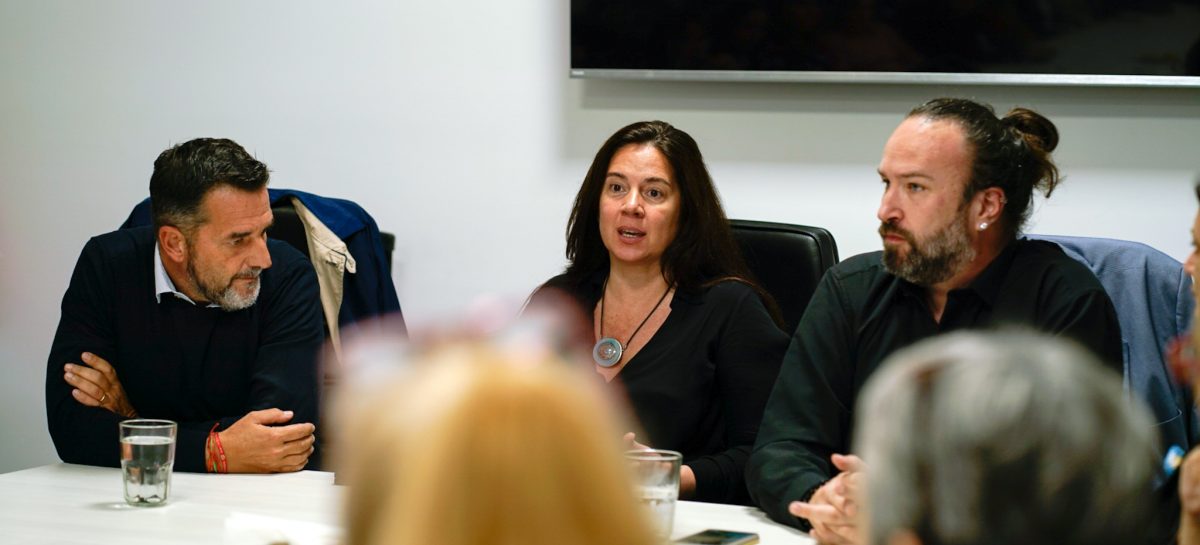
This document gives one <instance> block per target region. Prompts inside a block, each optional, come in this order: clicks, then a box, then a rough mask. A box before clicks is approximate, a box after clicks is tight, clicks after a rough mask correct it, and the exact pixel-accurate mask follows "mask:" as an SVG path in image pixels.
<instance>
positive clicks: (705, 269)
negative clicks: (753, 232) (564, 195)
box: [566, 121, 779, 322]
mask: <svg viewBox="0 0 1200 545" xmlns="http://www.w3.org/2000/svg"><path fill="white" fill-rule="evenodd" d="M628 145H647V146H653V147H654V149H657V150H658V151H659V152H660V153H662V155H663V157H665V158H666V159H667V162H668V163H670V165H671V170H673V171H674V174H675V180H674V181H675V185H676V186H677V187H678V191H679V201H680V206H679V219H678V221H679V224H678V226H677V228H676V230H675V240H672V241H671V244H670V245H668V246H667V249H666V251H664V252H663V256H662V271H663V276H664V278H665V279H666V280H667V283H668V284H670V285H671V286H673V287H675V289H676V290H678V291H681V292H685V293H688V292H691V293H695V292H696V291H699V290H700V289H702V288H704V287H708V286H711V285H714V284H716V283H718V282H721V281H723V280H737V281H740V282H744V283H746V284H748V285H750V286H751V287H753V288H754V289H755V291H757V292H758V293H759V295H760V296H761V297H762V299H763V302H764V303H765V304H766V306H767V309H768V311H770V312H771V314H772V316H773V317H776V322H779V319H778V315H779V312H778V310H777V307H776V305H775V302H774V300H773V299H772V298H771V296H770V295H769V294H767V293H766V292H765V291H763V290H762V288H760V287H759V286H758V285H757V284H756V282H755V279H754V277H753V275H752V274H751V273H750V270H749V268H748V267H746V262H745V260H744V259H743V258H742V253H741V250H739V249H738V246H737V243H736V242H735V241H734V238H733V230H732V229H730V227H729V219H728V218H726V217H725V211H724V210H723V209H722V208H721V199H720V197H719V196H718V195H717V190H716V188H715V187H714V186H713V181H712V177H711V176H709V174H708V169H707V168H706V167H705V166H704V157H703V156H701V155H700V148H699V146H697V145H696V141H695V140H693V139H692V137H691V136H689V135H688V134H687V133H686V132H683V131H681V130H679V129H677V128H675V127H672V126H671V125H670V124H669V123H666V122H663V121H639V122H637V123H633V124H631V125H628V126H626V127H623V128H622V129H621V130H619V131H617V132H616V133H615V134H613V135H612V136H610V137H609V138H608V140H607V141H605V142H604V145H603V146H601V147H600V151H598V152H596V157H595V159H593V160H592V166H591V167H589V168H588V172H587V175H586V176H585V177H584V178H583V185H582V186H581V187H580V188H579V193H577V194H576V195H575V204H574V206H572V208H571V217H570V219H569V220H568V222H567V260H568V261H570V264H569V265H567V270H566V275H567V278H568V280H569V281H572V282H575V283H579V282H582V281H584V280H585V279H587V278H590V277H591V276H592V275H594V274H596V273H597V272H600V271H605V272H607V270H608V265H609V263H608V250H607V249H606V248H605V247H604V242H603V241H602V240H601V238H600V194H601V192H602V191H603V190H604V182H605V179H607V177H608V167H609V164H610V163H611V162H612V158H613V155H616V153H617V150H619V149H621V148H622V147H625V146H628Z"/></svg>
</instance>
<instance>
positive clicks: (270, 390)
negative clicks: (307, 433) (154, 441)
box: [200, 259, 325, 469]
mask: <svg viewBox="0 0 1200 545" xmlns="http://www.w3.org/2000/svg"><path fill="white" fill-rule="evenodd" d="M279 272H280V273H281V274H280V275H279V277H278V278H277V279H276V280H277V281H278V282H279V286H278V289H277V290H276V291H275V292H274V295H273V297H272V298H271V300H270V301H264V303H266V304H267V305H268V306H266V307H265V308H264V309H263V310H264V313H265V314H264V316H263V323H262V330H261V331H262V333H261V337H260V338H259V346H258V357H257V358H256V359H255V361H254V366H253V368H252V370H251V373H252V376H251V380H250V398H249V402H248V406H249V407H248V410H249V411H257V410H262V409H270V408H278V409H281V410H285V411H293V412H294V413H295V415H294V416H293V417H292V420H291V421H290V422H288V424H298V423H301V422H311V423H313V424H314V425H315V424H317V419H318V410H319V408H318V405H319V391H320V384H321V377H320V373H319V371H318V367H319V366H318V358H319V355H320V349H321V344H322V342H324V339H325V319H324V315H323V314H322V311H321V295H320V288H319V287H318V285H317V275H316V273H314V272H313V268H312V264H311V263H310V262H309V261H308V260H307V259H297V260H293V261H290V262H289V263H288V266H287V268H286V269H283V270H280V271H279ZM240 417H241V415H239V416H238V418H240ZM319 432H320V430H319V428H318V438H319V437H320V434H319ZM201 441H203V439H201ZM319 443H320V441H318V442H317V443H316V444H315V446H316V447H317V451H315V452H314V453H313V455H312V456H311V457H310V458H309V461H308V466H307V467H308V468H309V469H316V468H319V467H320V447H319ZM201 445H203V443H202V442H201ZM200 452H203V446H201V448H200Z"/></svg>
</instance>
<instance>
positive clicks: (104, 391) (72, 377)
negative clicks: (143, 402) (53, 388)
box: [63, 352, 137, 418]
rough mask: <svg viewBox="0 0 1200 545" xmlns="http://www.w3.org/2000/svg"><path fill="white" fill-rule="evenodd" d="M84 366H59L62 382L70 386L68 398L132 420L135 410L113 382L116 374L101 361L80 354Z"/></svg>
mask: <svg viewBox="0 0 1200 545" xmlns="http://www.w3.org/2000/svg"><path fill="white" fill-rule="evenodd" d="M80 359H81V360H82V361H83V363H84V365H78V364H74V363H68V364H66V365H64V366H63V372H64V375H63V379H65V380H66V381H67V384H70V385H71V387H72V388H74V389H73V390H71V396H72V397H74V398H75V401H78V402H80V403H82V404H84V405H87V406H88V407H101V408H104V409H107V410H108V411H110V412H113V413H115V414H118V415H121V416H124V417H126V418H134V417H136V416H137V411H136V410H134V408H133V405H131V404H130V403H129V398H128V397H126V396H125V388H122V387H121V381H120V380H117V371H116V370H115V369H113V366H112V365H109V363H108V362H107V361H105V360H104V358H101V357H100V356H97V355H95V354H93V353H91V352H84V353H83V354H82V357H81V358H80Z"/></svg>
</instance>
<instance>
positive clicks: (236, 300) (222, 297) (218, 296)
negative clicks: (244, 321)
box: [187, 259, 262, 312]
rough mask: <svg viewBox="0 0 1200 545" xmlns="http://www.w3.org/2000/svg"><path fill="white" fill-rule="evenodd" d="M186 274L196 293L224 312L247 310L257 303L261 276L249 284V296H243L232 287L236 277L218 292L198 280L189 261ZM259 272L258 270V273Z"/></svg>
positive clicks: (192, 264)
mask: <svg viewBox="0 0 1200 545" xmlns="http://www.w3.org/2000/svg"><path fill="white" fill-rule="evenodd" d="M187 272H188V277H189V278H190V279H191V281H192V284H193V285H195V286H196V291H199V292H200V295H201V296H202V297H204V298H205V299H207V300H209V301H211V302H213V303H215V304H216V305H217V306H219V307H221V310H224V311H225V312H235V311H239V310H242V309H247V308H250V307H252V306H254V303H255V302H256V301H258V292H259V289H260V288H261V287H262V281H261V278H262V277H261V276H255V278H254V282H253V283H252V284H251V288H250V294H249V295H245V296H243V295H242V294H240V293H238V291H237V288H235V287H233V282H234V280H235V279H236V278H237V276H235V277H234V278H231V279H230V280H229V285H227V286H225V289H222V290H218V289H217V288H214V287H212V286H210V285H209V284H208V283H206V282H205V281H204V280H203V279H202V278H200V275H199V274H196V266H195V263H194V261H193V260H191V259H188V262H187ZM261 272H262V271H261V270H260V271H259V273H261ZM241 274H242V273H240V272H239V273H238V275H239V276H240V275H241Z"/></svg>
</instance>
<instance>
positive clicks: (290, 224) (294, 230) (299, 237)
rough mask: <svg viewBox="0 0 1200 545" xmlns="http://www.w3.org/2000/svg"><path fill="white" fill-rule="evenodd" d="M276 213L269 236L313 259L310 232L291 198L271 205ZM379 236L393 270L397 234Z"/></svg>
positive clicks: (268, 231)
mask: <svg viewBox="0 0 1200 545" xmlns="http://www.w3.org/2000/svg"><path fill="white" fill-rule="evenodd" d="M271 212H272V213H273V214H274V215H275V224H274V225H272V226H271V228H270V229H268V230H267V236H268V237H271V238H273V239H277V240H282V241H284V242H286V243H288V244H291V245H292V246H293V247H295V248H296V249H297V250H300V253H302V254H304V257H307V258H309V259H310V260H311V259H312V256H311V255H309V253H308V234H307V233H306V232H305V231H304V223H303V222H301V221H300V216H299V214H296V207H295V206H292V202H291V200H290V199H280V200H279V202H277V203H275V205H274V206H272V207H271ZM379 238H380V239H381V240H382V242H383V252H384V254H385V255H386V256H387V267H388V271H389V272H390V271H391V270H392V251H393V250H395V248H396V235H393V234H391V233H385V232H382V231H380V233H379Z"/></svg>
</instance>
